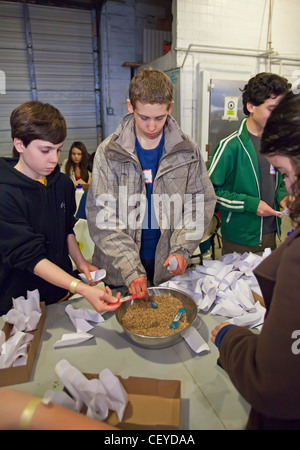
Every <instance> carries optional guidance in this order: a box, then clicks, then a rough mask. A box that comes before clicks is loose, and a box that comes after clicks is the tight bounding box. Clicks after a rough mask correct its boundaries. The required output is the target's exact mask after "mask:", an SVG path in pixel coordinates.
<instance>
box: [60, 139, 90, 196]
mask: <svg viewBox="0 0 300 450" xmlns="http://www.w3.org/2000/svg"><path fill="white" fill-rule="evenodd" d="M88 165H89V154H88V151H87V149H86V146H85V145H84V143H83V142H80V141H75V142H73V144H72V145H71V147H70V151H69V156H68V158H67V159H65V160H64V161H63V163H62V166H61V172H63V173H65V174H66V175H68V177H70V178H71V180H72V181H73V183H74V185H75V187H76V186H77V185H78V184H81V185H82V186H83V187H84V189H87V188H88V186H89V184H90V181H91V175H90V172H89V170H88Z"/></svg>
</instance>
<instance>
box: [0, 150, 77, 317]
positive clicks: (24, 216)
mask: <svg viewBox="0 0 300 450" xmlns="http://www.w3.org/2000/svg"><path fill="white" fill-rule="evenodd" d="M16 164H17V160H16V159H11V158H0V314H5V313H6V312H7V311H8V310H9V309H10V308H11V306H12V298H17V297H19V296H25V298H26V297H27V290H28V291H32V290H34V289H38V290H39V293H40V300H41V301H44V302H45V303H46V304H50V303H55V302H57V301H59V300H60V299H62V298H63V297H64V296H65V295H66V294H67V292H68V291H66V290H64V289H61V288H59V287H57V286H54V285H52V284H50V283H48V282H46V281H45V280H43V279H42V278H40V277H38V276H36V275H34V273H33V270H34V267H35V266H36V264H37V263H38V262H39V261H41V260H42V259H45V258H47V259H49V260H50V261H51V262H52V263H54V264H56V265H57V266H59V267H60V268H61V269H63V270H65V271H66V272H68V273H72V263H71V260H70V258H69V254H68V246H67V236H68V235H69V234H71V233H73V227H74V224H75V219H74V214H75V209H76V203H75V189H74V185H73V182H72V181H71V179H70V178H69V177H67V176H66V175H65V174H63V173H61V172H60V169H59V167H58V166H57V167H56V168H55V170H54V171H53V172H52V173H51V174H50V175H49V176H47V186H45V185H43V184H42V183H40V182H39V181H35V180H32V179H31V178H28V177H27V176H26V175H24V174H22V173H21V172H19V171H18V170H16V169H14V166H15V165H16Z"/></svg>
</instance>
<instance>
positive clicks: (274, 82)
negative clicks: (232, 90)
mask: <svg viewBox="0 0 300 450" xmlns="http://www.w3.org/2000/svg"><path fill="white" fill-rule="evenodd" d="M291 86H292V85H291V84H290V83H289V82H288V80H287V79H286V78H283V77H281V76H280V75H277V74H275V73H267V72H262V73H259V74H257V75H255V77H252V78H250V80H249V81H248V83H247V84H245V86H244V89H241V91H242V92H243V110H244V114H245V115H246V116H249V114H250V113H249V111H248V108H247V103H251V104H252V105H254V106H259V105H261V104H262V103H264V102H265V101H266V100H267V99H268V98H271V97H272V96H273V97H278V96H279V95H282V94H285V93H287V92H288V91H289V90H290V88H291Z"/></svg>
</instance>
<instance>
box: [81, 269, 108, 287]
mask: <svg viewBox="0 0 300 450" xmlns="http://www.w3.org/2000/svg"><path fill="white" fill-rule="evenodd" d="M90 274H91V277H92V281H88V279H87V277H86V276H85V274H84V273H80V274H79V277H80V278H81V280H82V281H83V282H84V283H87V284H90V283H97V282H98V281H101V280H103V278H105V277H106V270H105V269H99V270H95V271H93V272H90Z"/></svg>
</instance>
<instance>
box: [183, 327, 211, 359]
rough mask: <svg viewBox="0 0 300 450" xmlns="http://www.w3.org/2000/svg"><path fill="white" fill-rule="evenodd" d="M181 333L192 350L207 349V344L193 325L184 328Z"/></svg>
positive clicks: (198, 351)
mask: <svg viewBox="0 0 300 450" xmlns="http://www.w3.org/2000/svg"><path fill="white" fill-rule="evenodd" d="M181 335H182V337H183V338H184V339H185V341H186V342H187V344H188V345H189V346H190V347H191V349H192V350H193V351H194V352H196V353H202V352H204V351H209V346H208V345H207V343H206V342H205V340H204V339H203V337H202V336H201V335H200V334H199V333H198V331H197V330H196V328H195V327H194V326H191V327H189V328H188V329H187V330H184V331H183V332H182V333H181Z"/></svg>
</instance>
